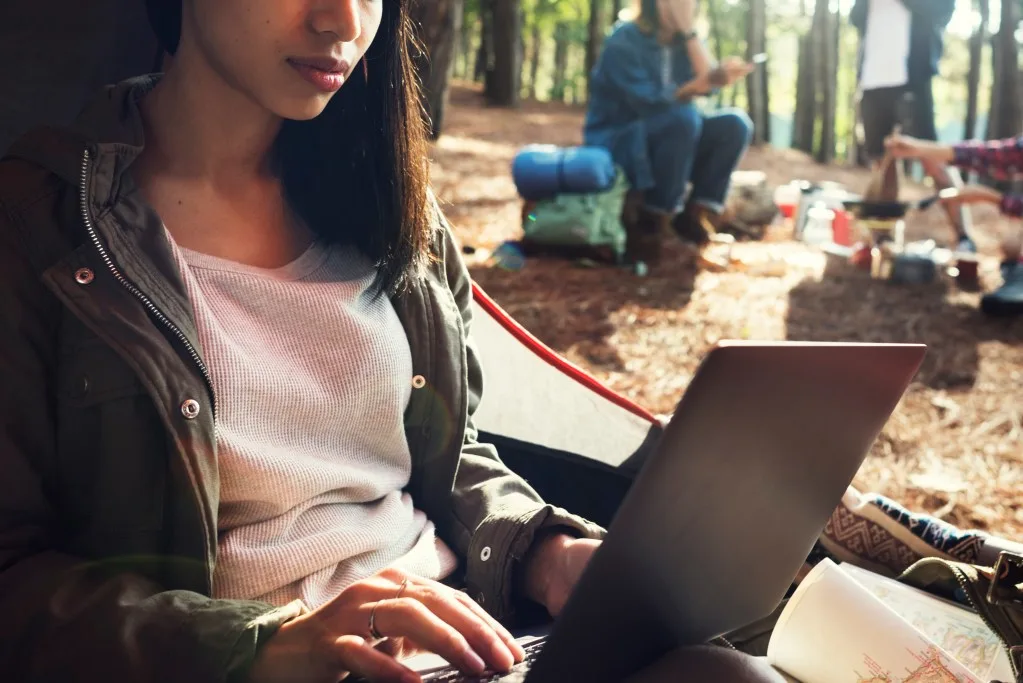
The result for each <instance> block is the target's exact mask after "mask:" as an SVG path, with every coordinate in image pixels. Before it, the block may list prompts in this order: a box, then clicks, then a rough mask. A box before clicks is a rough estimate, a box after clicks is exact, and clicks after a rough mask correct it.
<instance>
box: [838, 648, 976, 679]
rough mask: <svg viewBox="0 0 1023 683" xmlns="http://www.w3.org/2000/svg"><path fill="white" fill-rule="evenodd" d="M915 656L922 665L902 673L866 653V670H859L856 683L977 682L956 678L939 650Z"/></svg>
mask: <svg viewBox="0 0 1023 683" xmlns="http://www.w3.org/2000/svg"><path fill="white" fill-rule="evenodd" d="M914 657H915V658H917V659H919V660H920V666H918V667H917V668H915V669H913V670H912V671H907V672H905V673H902V674H892V673H890V672H887V671H884V670H883V668H882V667H881V666H880V665H879V664H878V663H877V662H875V661H874V660H872V659H871V658H870V657H868V656H866V655H864V657H863V664H864V667H865V669H864V672H863V673H860V672H857V674H856V675H857V679H856V683H975V682H974V680H973V679H972V678H956V676H955V674H953V673H952V672H951V671H949V669H948V666H947V665H946V664H947V660H946V658H945V656H944V655H943V654H942V653H941V652H940V651H938V650H935V649H931V650H928V651H927V652H925V653H923V655H922V656H921V655H916V654H914Z"/></svg>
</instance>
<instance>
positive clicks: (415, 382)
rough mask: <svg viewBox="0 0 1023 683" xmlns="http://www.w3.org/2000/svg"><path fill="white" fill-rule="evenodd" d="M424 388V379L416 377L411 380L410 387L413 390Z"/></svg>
mask: <svg viewBox="0 0 1023 683" xmlns="http://www.w3.org/2000/svg"><path fill="white" fill-rule="evenodd" d="M425 386H426V378H425V377H423V376H422V375H416V376H415V377H413V378H412V387H413V388H415V389H422V388H423V387H425Z"/></svg>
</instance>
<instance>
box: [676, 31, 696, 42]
mask: <svg viewBox="0 0 1023 683" xmlns="http://www.w3.org/2000/svg"><path fill="white" fill-rule="evenodd" d="M679 35H681V36H682V39H683V40H684V41H686V42H687V43H688V42H689V41H690V40H694V39H696V38H699V34H698V33H697V32H696V31H682V32H681V33H680V34H679Z"/></svg>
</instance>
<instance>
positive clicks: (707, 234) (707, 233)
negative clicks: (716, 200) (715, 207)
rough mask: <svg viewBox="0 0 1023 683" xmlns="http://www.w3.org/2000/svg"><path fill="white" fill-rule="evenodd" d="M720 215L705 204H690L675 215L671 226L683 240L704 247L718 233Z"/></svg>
mask: <svg viewBox="0 0 1023 683" xmlns="http://www.w3.org/2000/svg"><path fill="white" fill-rule="evenodd" d="M717 219H718V215H717V214H716V213H714V212H713V211H711V210H710V209H708V208H707V207H705V206H701V205H699V204H689V205H687V206H686V208H685V210H684V211H682V213H680V214H678V215H677V216H675V218H674V220H672V222H671V227H672V229H674V231H675V234H676V235H678V237H679V239H681V240H682V241H683V242H689V243H690V244H695V245H696V246H698V247H702V246H704V245H705V244H707V242H709V241H710V240H711V237H712V236H714V235H716V234H717Z"/></svg>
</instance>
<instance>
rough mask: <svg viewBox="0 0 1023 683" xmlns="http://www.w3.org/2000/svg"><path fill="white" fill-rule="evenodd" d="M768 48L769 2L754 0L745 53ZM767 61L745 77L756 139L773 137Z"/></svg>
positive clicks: (758, 51) (759, 51) (753, 53)
mask: <svg viewBox="0 0 1023 683" xmlns="http://www.w3.org/2000/svg"><path fill="white" fill-rule="evenodd" d="M766 51H767V2H766V0H751V1H750V4H749V13H748V14H747V15H746V57H747V59H752V58H753V55H756V54H759V53H761V52H766ZM766 67H767V65H766V64H761V65H759V66H757V68H756V69H755V70H754V71H753V73H751V74H750V75H749V76H748V77H747V79H746V92H747V93H748V99H749V102H748V108H749V117H750V119H752V120H753V142H754V144H758V145H761V144H764V143H765V142H770V140H771V110H770V106H769V104H768V99H767V98H768V95H767V68H766Z"/></svg>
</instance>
